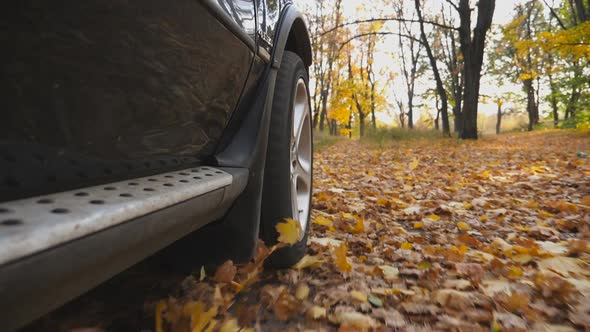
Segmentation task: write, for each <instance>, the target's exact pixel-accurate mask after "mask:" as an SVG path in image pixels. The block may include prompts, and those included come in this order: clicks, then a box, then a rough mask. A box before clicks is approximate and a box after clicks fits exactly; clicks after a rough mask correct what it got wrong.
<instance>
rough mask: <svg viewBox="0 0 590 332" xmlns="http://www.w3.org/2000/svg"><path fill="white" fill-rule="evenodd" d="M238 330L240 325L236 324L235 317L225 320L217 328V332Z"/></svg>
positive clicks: (235, 331)
mask: <svg viewBox="0 0 590 332" xmlns="http://www.w3.org/2000/svg"><path fill="white" fill-rule="evenodd" d="M239 330H240V326H239V325H238V320H237V319H235V318H233V319H230V320H226V321H225V322H223V324H221V327H220V328H219V332H238V331H239Z"/></svg>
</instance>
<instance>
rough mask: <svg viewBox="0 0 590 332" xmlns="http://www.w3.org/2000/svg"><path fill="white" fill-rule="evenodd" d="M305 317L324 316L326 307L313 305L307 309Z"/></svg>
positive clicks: (318, 317)
mask: <svg viewBox="0 0 590 332" xmlns="http://www.w3.org/2000/svg"><path fill="white" fill-rule="evenodd" d="M307 317H309V318H311V319H320V318H324V317H326V308H322V307H319V306H317V305H314V306H313V307H311V308H309V309H308V310H307Z"/></svg>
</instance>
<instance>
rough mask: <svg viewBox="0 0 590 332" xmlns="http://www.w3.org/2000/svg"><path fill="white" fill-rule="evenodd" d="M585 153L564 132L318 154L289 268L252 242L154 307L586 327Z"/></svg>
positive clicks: (179, 321)
mask: <svg viewBox="0 0 590 332" xmlns="http://www.w3.org/2000/svg"><path fill="white" fill-rule="evenodd" d="M588 150H590V139H589V137H588V136H576V135H575V134H571V133H564V132H548V133H532V134H514V135H503V136H499V137H494V138H488V139H483V140H480V141H478V142H460V141H456V140H451V139H448V140H439V141H435V142H433V141H421V140H414V141H402V142H395V143H391V145H389V146H387V147H374V146H371V145H367V144H361V143H357V142H350V141H347V142H345V143H341V144H337V145H335V146H332V147H330V148H327V149H325V150H323V151H321V152H320V153H317V154H316V156H315V182H314V185H315V188H314V196H313V207H314V211H313V215H312V225H311V227H312V228H311V237H310V247H309V250H308V255H307V256H306V257H305V258H304V259H303V260H302V261H301V262H300V263H299V264H298V266H296V267H295V268H293V269H290V270H287V271H268V270H265V271H262V272H261V266H262V265H261V262H262V260H263V259H264V257H265V256H266V254H267V251H265V250H267V249H261V250H260V252H259V256H258V259H257V260H256V262H254V263H251V264H248V265H246V266H238V267H237V268H236V267H235V266H233V265H232V264H231V263H226V264H224V265H223V266H221V267H220V268H219V269H218V270H217V271H216V272H215V274H214V275H210V276H207V273H204V274H203V275H197V276H194V277H191V278H188V279H186V280H185V281H184V284H183V289H184V295H183V296H180V297H177V298H173V299H168V300H165V301H162V302H160V303H159V304H158V308H157V309H156V311H157V313H156V316H157V317H156V318H157V319H156V320H157V323H156V325H157V328H160V327H161V328H162V329H163V330H175V329H176V330H188V328H189V327H191V326H192V328H193V331H194V330H197V331H200V330H201V328H202V329H203V330H205V328H206V327H213V326H215V327H214V328H215V329H217V328H223V329H224V331H235V330H237V327H242V328H252V329H253V330H263V331H267V330H277V331H278V330H283V331H291V330H292V331H303V330H313V331H315V330H319V331H336V330H338V331H358V330H377V331H390V330H402V331H416V330H420V331H426V330H462V331H478V330H481V331H490V330H492V331H499V330H502V331H504V330H510V331H529V330H539V331H570V330H576V329H577V330H583V329H584V328H587V327H588V326H590V279H589V277H590V269H589V266H590V265H589V263H590V249H589V245H588V240H589V239H590V163H589V161H588V159H586V158H585V155H583V154H579V152H583V151H588ZM201 277H202V278H201ZM200 279H203V280H202V281H200ZM247 330H249V329H247Z"/></svg>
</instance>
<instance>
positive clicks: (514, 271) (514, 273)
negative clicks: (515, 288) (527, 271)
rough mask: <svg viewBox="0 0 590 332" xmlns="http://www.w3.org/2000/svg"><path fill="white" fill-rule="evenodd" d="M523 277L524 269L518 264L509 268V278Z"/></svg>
mask: <svg viewBox="0 0 590 332" xmlns="http://www.w3.org/2000/svg"><path fill="white" fill-rule="evenodd" d="M521 277H522V269H521V268H519V267H518V266H512V267H511V268H510V269H508V278H511V279H519V278H521Z"/></svg>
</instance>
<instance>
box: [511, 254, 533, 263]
mask: <svg viewBox="0 0 590 332" xmlns="http://www.w3.org/2000/svg"><path fill="white" fill-rule="evenodd" d="M532 259H533V256H531V255H527V254H520V255H514V256H512V260H513V261H515V262H518V263H521V264H526V263H528V262H530V261H531V260H532Z"/></svg>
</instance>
